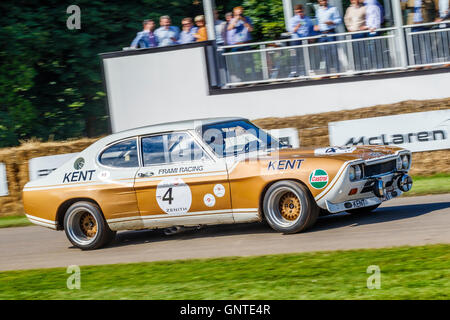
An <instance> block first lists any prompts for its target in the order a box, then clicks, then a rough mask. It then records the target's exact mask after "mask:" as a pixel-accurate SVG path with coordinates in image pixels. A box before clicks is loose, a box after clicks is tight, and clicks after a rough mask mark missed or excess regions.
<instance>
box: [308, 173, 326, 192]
mask: <svg viewBox="0 0 450 320" xmlns="http://www.w3.org/2000/svg"><path fill="white" fill-rule="evenodd" d="M309 184H310V185H311V186H312V187H313V188H314V189H323V188H325V186H326V185H327V184H328V173H327V172H326V171H325V170H323V169H316V170H314V171H313V172H311V175H310V176H309Z"/></svg>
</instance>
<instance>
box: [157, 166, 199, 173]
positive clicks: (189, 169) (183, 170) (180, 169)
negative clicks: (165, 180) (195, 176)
mask: <svg viewBox="0 0 450 320" xmlns="http://www.w3.org/2000/svg"><path fill="white" fill-rule="evenodd" d="M202 171H203V166H188V167H177V168H168V169H159V170H158V175H163V174H178V173H191V172H202Z"/></svg>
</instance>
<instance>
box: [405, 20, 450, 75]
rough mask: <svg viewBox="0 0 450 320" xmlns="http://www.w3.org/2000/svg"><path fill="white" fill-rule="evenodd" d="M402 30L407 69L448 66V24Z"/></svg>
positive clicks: (449, 54)
mask: <svg viewBox="0 0 450 320" xmlns="http://www.w3.org/2000/svg"><path fill="white" fill-rule="evenodd" d="M403 28H404V30H405V37H406V47H407V51H408V60H409V67H411V68H413V67H420V66H433V65H440V64H450V22H434V23H422V24H415V25H408V26H404V27H403Z"/></svg>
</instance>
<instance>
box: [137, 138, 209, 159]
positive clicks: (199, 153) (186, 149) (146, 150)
mask: <svg viewBox="0 0 450 320" xmlns="http://www.w3.org/2000/svg"><path fill="white" fill-rule="evenodd" d="M142 155H143V160H144V166H150V165H155V164H163V163H166V164H169V163H175V162H185V161H195V160H200V159H202V157H203V156H204V153H203V150H202V148H200V147H199V146H198V144H197V143H196V142H195V141H194V139H193V138H192V137H191V136H190V135H188V134H187V133H170V134H163V135H157V136H151V137H145V138H142Z"/></svg>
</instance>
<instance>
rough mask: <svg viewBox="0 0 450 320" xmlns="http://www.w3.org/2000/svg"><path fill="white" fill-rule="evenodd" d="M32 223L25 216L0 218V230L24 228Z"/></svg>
mask: <svg viewBox="0 0 450 320" xmlns="http://www.w3.org/2000/svg"><path fill="white" fill-rule="evenodd" d="M30 225H32V223H31V222H30V221H29V220H28V218H27V217H25V216H6V217H0V228H9V227H24V226H30Z"/></svg>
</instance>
